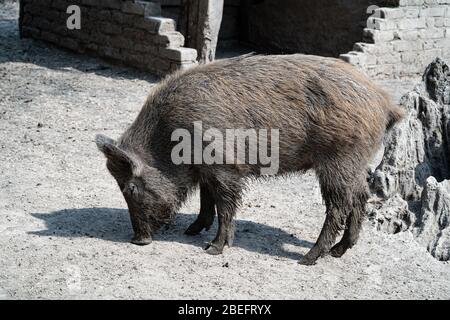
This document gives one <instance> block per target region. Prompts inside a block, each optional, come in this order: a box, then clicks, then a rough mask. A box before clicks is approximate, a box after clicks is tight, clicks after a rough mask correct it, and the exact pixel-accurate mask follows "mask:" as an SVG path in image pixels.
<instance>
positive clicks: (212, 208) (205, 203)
mask: <svg viewBox="0 0 450 320" xmlns="http://www.w3.org/2000/svg"><path fill="white" fill-rule="evenodd" d="M215 215H216V203H215V201H214V197H213V195H212V193H211V191H209V189H208V186H207V185H206V184H204V183H201V184H200V214H199V215H198V217H197V220H195V221H194V223H192V224H191V225H190V226H189V228H187V230H186V231H185V232H184V233H185V234H187V235H191V236H194V235H197V234H199V233H200V232H201V231H202V230H203V229H204V230H206V231H208V230H209V228H211V225H212V224H213V222H214V217H215Z"/></svg>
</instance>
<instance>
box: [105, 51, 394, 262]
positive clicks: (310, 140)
mask: <svg viewBox="0 0 450 320" xmlns="http://www.w3.org/2000/svg"><path fill="white" fill-rule="evenodd" d="M401 118H402V110H401V109H399V108H398V107H397V106H394V105H393V104H392V103H391V102H390V100H389V98H388V97H387V95H386V94H385V93H383V92H382V91H381V90H380V89H379V88H377V87H376V86H375V85H374V84H372V83H371V82H370V81H369V80H368V79H367V78H366V77H365V76H364V75H362V74H361V73H359V72H358V71H357V70H356V69H355V68H353V67H352V66H350V65H349V64H347V63H345V62H343V61H340V60H337V59H332V58H323V57H316V56H307V55H300V54H296V55H283V56H260V55H257V56H244V57H240V58H233V59H228V60H222V61H218V62H214V63H211V64H209V65H204V66H199V67H196V68H193V69H191V70H188V71H185V72H180V73H175V74H173V75H171V76H169V77H167V78H166V79H165V80H164V81H162V83H161V84H160V85H158V86H157V87H156V88H155V89H154V90H153V92H152V93H151V94H150V96H149V98H148V100H147V102H146V103H145V105H144V107H143V108H142V110H141V112H140V113H139V115H138V117H137V118H136V120H135V121H134V123H133V124H132V125H131V126H130V128H129V129H128V130H127V131H126V132H125V133H124V134H123V135H122V137H121V138H120V139H119V140H118V141H117V142H116V141H113V140H111V139H109V138H106V137H104V136H97V145H98V146H99V148H100V149H101V150H102V151H103V152H104V153H105V155H106V156H107V159H108V161H107V166H108V169H109V170H110V172H111V174H112V175H113V176H114V177H115V178H116V180H117V182H118V183H119V186H120V188H121V190H122V192H123V194H124V196H125V199H126V201H127V203H128V207H129V211H130V216H131V221H132V225H133V229H134V232H135V237H134V239H133V242H134V243H136V244H148V243H150V242H151V239H152V238H151V237H152V234H153V233H154V232H155V230H156V229H157V228H158V227H159V226H160V225H161V224H162V223H166V222H168V221H170V220H171V219H172V218H173V216H174V214H175V212H176V211H177V209H178V208H179V207H180V205H181V204H182V203H183V202H184V201H185V199H186V197H187V196H188V194H189V193H190V192H191V191H192V190H194V189H195V188H196V187H197V186H200V197H201V209H200V214H199V216H198V218H197V220H196V221H195V222H194V223H193V224H192V225H191V226H190V227H189V228H188V229H187V230H186V233H187V234H191V235H193V234H198V233H200V232H201V231H202V230H203V229H209V227H210V226H211V224H212V223H213V220H214V216H215V215H216V211H217V216H218V220H219V227H218V231H217V236H216V238H215V239H214V240H213V241H212V242H211V243H210V245H209V246H208V248H207V251H208V253H211V254H219V253H221V252H222V250H223V248H224V245H225V244H228V245H231V244H232V241H233V237H234V227H233V217H234V215H235V212H236V210H237V208H238V206H239V204H240V202H241V197H242V192H243V189H244V186H245V183H246V181H248V178H258V177H259V176H260V175H259V172H260V171H259V170H260V169H261V167H262V165H261V164H260V163H257V164H249V163H244V164H234V165H229V164H222V165H220V164H211V165H206V164H192V165H189V164H181V165H175V164H174V163H173V162H172V161H171V150H172V148H173V147H174V145H175V142H173V141H171V134H172V132H173V131H174V130H176V129H179V128H183V129H186V130H188V131H189V132H191V133H192V131H193V123H194V122H195V121H202V124H203V128H204V130H207V129H208V128H217V129H219V130H225V129H229V128H247V129H248V128H251V129H268V130H271V129H278V130H279V171H278V175H288V174H291V173H296V172H304V171H306V170H309V169H312V170H314V171H315V173H316V174H317V177H318V179H319V182H320V186H321V191H322V196H323V199H324V202H325V205H326V220H325V223H324V226H323V229H322V231H321V233H320V235H319V238H318V240H317V242H316V244H315V245H314V247H313V248H312V249H311V250H310V251H309V252H308V254H307V255H305V256H304V257H303V258H302V260H301V263H303V264H313V263H314V262H315V261H316V259H317V258H318V257H319V256H321V255H324V254H327V253H330V254H331V255H333V256H341V255H342V254H344V253H345V251H346V250H347V249H348V248H351V247H352V246H353V245H354V244H355V243H356V241H357V238H358V235H359V231H360V228H361V223H362V220H363V216H364V211H365V204H366V201H367V198H368V192H367V183H366V172H367V167H368V163H369V161H370V160H371V158H372V157H373V155H374V152H375V151H376V150H377V148H378V146H379V145H380V143H381V141H382V139H383V137H384V134H385V132H386V130H388V129H389V128H390V127H392V126H393V125H394V124H395V123H396V122H397V121H399V120H400V119H401ZM268 143H269V144H270V141H268ZM342 230H345V231H344V234H343V237H342V240H341V241H340V242H338V243H337V244H336V245H335V240H336V237H337V236H338V234H339V232H340V231H342ZM333 245H334V247H333Z"/></svg>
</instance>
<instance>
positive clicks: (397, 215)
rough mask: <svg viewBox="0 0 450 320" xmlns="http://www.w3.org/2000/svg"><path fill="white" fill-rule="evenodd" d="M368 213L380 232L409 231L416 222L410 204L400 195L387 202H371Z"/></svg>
mask: <svg viewBox="0 0 450 320" xmlns="http://www.w3.org/2000/svg"><path fill="white" fill-rule="evenodd" d="M367 212H368V215H369V218H370V220H371V221H372V224H373V225H374V226H375V228H376V229H377V230H378V231H383V232H386V233H390V234H395V233H399V232H402V231H406V230H408V228H409V227H410V226H411V225H412V224H413V223H414V221H415V215H414V214H412V213H411V212H410V211H409V210H408V202H406V201H405V200H403V198H402V197H401V196H400V195H398V194H396V195H395V196H393V197H392V198H389V199H387V200H386V201H372V202H370V203H369V204H368V209H367Z"/></svg>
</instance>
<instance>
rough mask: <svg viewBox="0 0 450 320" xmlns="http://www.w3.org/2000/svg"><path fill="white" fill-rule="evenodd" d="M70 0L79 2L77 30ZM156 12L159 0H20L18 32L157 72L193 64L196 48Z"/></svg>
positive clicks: (170, 22) (172, 24)
mask: <svg viewBox="0 0 450 320" xmlns="http://www.w3.org/2000/svg"><path fill="white" fill-rule="evenodd" d="M70 5H78V6H79V7H80V8H81V29H80V30H69V29H68V28H67V25H66V23H67V19H68V17H69V16H70V15H69V14H67V13H66V10H67V8H68V7H69V6H70ZM160 15H161V4H160V2H159V1H125V0H78V1H76V0H72V1H67V0H21V17H20V22H21V35H22V36H23V37H32V38H35V39H40V40H44V41H48V42H51V43H53V44H55V45H58V46H61V47H64V48H67V49H70V50H72V51H76V52H79V53H88V54H92V55H96V56H100V57H103V58H107V59H111V60H115V61H119V62H121V63H124V64H126V65H130V66H133V67H136V68H139V69H143V70H148V71H150V72H152V73H156V74H159V75H163V74H166V73H169V72H171V71H173V70H176V69H180V68H188V67H190V66H192V65H195V64H196V63H197V62H196V58H197V52H196V50H194V49H190V48H184V47H183V45H184V37H183V35H182V34H181V33H179V32H177V31H176V23H175V21H174V20H173V19H170V18H162V17H160Z"/></svg>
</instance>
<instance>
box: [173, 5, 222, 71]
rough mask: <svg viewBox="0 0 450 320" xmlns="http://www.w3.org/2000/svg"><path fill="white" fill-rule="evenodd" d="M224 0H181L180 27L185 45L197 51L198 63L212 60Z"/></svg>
mask: <svg viewBox="0 0 450 320" xmlns="http://www.w3.org/2000/svg"><path fill="white" fill-rule="evenodd" d="M223 3H224V0H183V7H184V9H183V10H184V14H183V15H182V16H184V17H187V19H186V20H187V21H186V20H183V19H182V22H181V23H180V25H181V29H182V30H186V31H185V37H186V46H187V47H190V48H194V49H196V50H197V52H198V61H199V63H208V62H211V61H214V58H215V55H216V48H217V41H218V39H219V31H220V25H221V24H222V15H223Z"/></svg>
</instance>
